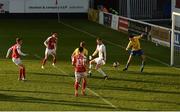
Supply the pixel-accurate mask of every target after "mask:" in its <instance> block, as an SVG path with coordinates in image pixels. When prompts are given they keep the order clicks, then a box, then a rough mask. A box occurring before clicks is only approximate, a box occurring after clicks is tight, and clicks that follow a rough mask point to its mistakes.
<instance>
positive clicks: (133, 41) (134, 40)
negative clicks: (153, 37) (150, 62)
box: [123, 34, 145, 72]
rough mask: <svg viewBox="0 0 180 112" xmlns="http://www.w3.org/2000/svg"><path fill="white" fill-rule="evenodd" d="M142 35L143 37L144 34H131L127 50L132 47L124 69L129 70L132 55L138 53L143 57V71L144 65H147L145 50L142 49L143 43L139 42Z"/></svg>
mask: <svg viewBox="0 0 180 112" xmlns="http://www.w3.org/2000/svg"><path fill="white" fill-rule="evenodd" d="M142 37H143V34H141V35H139V36H132V35H130V36H129V44H128V46H127V48H126V51H128V50H129V49H130V48H131V52H130V55H129V59H128V61H127V64H126V67H125V68H124V69H123V71H126V70H128V67H129V65H130V63H131V60H132V56H136V55H138V56H141V58H142V65H141V72H143V70H144V65H145V55H144V52H143V50H142V49H141V44H140V42H139V39H141V38H142Z"/></svg>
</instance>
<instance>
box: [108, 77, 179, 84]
mask: <svg viewBox="0 0 180 112" xmlns="http://www.w3.org/2000/svg"><path fill="white" fill-rule="evenodd" d="M109 80H112V81H127V82H136V83H148V84H159V85H169V86H180V83H176V82H164V81H162V82H161V81H158V80H140V79H128V78H127V79H125V78H111V77H110V78H109Z"/></svg>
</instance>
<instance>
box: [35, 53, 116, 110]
mask: <svg viewBox="0 0 180 112" xmlns="http://www.w3.org/2000/svg"><path fill="white" fill-rule="evenodd" d="M34 57H36V58H37V59H41V57H40V56H39V55H37V54H35V55H34ZM56 69H57V70H59V71H60V72H62V73H63V74H64V75H69V74H68V73H67V72H65V71H64V70H62V69H60V68H57V67H56ZM72 79H73V78H72ZM86 89H87V90H88V91H89V92H91V93H92V94H94V95H95V96H97V97H99V98H100V99H101V100H102V101H104V102H105V103H106V104H108V105H110V106H111V107H113V108H114V109H118V108H117V107H116V106H115V105H113V104H112V103H111V102H109V101H108V100H106V99H105V98H103V97H102V96H100V95H99V94H98V93H96V92H95V91H93V90H91V89H90V88H86Z"/></svg>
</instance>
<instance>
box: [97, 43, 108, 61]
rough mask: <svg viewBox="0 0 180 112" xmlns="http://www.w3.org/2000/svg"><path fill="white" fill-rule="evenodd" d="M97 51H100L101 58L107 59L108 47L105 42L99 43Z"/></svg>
mask: <svg viewBox="0 0 180 112" xmlns="http://www.w3.org/2000/svg"><path fill="white" fill-rule="evenodd" d="M96 51H97V52H98V56H99V58H101V59H103V60H106V47H105V45H104V44H101V45H97V48H96Z"/></svg>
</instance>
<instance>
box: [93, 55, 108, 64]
mask: <svg viewBox="0 0 180 112" xmlns="http://www.w3.org/2000/svg"><path fill="white" fill-rule="evenodd" d="M94 61H95V62H96V64H98V65H105V64H106V63H105V61H104V60H103V59H102V58H99V57H98V58H95V59H94Z"/></svg>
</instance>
